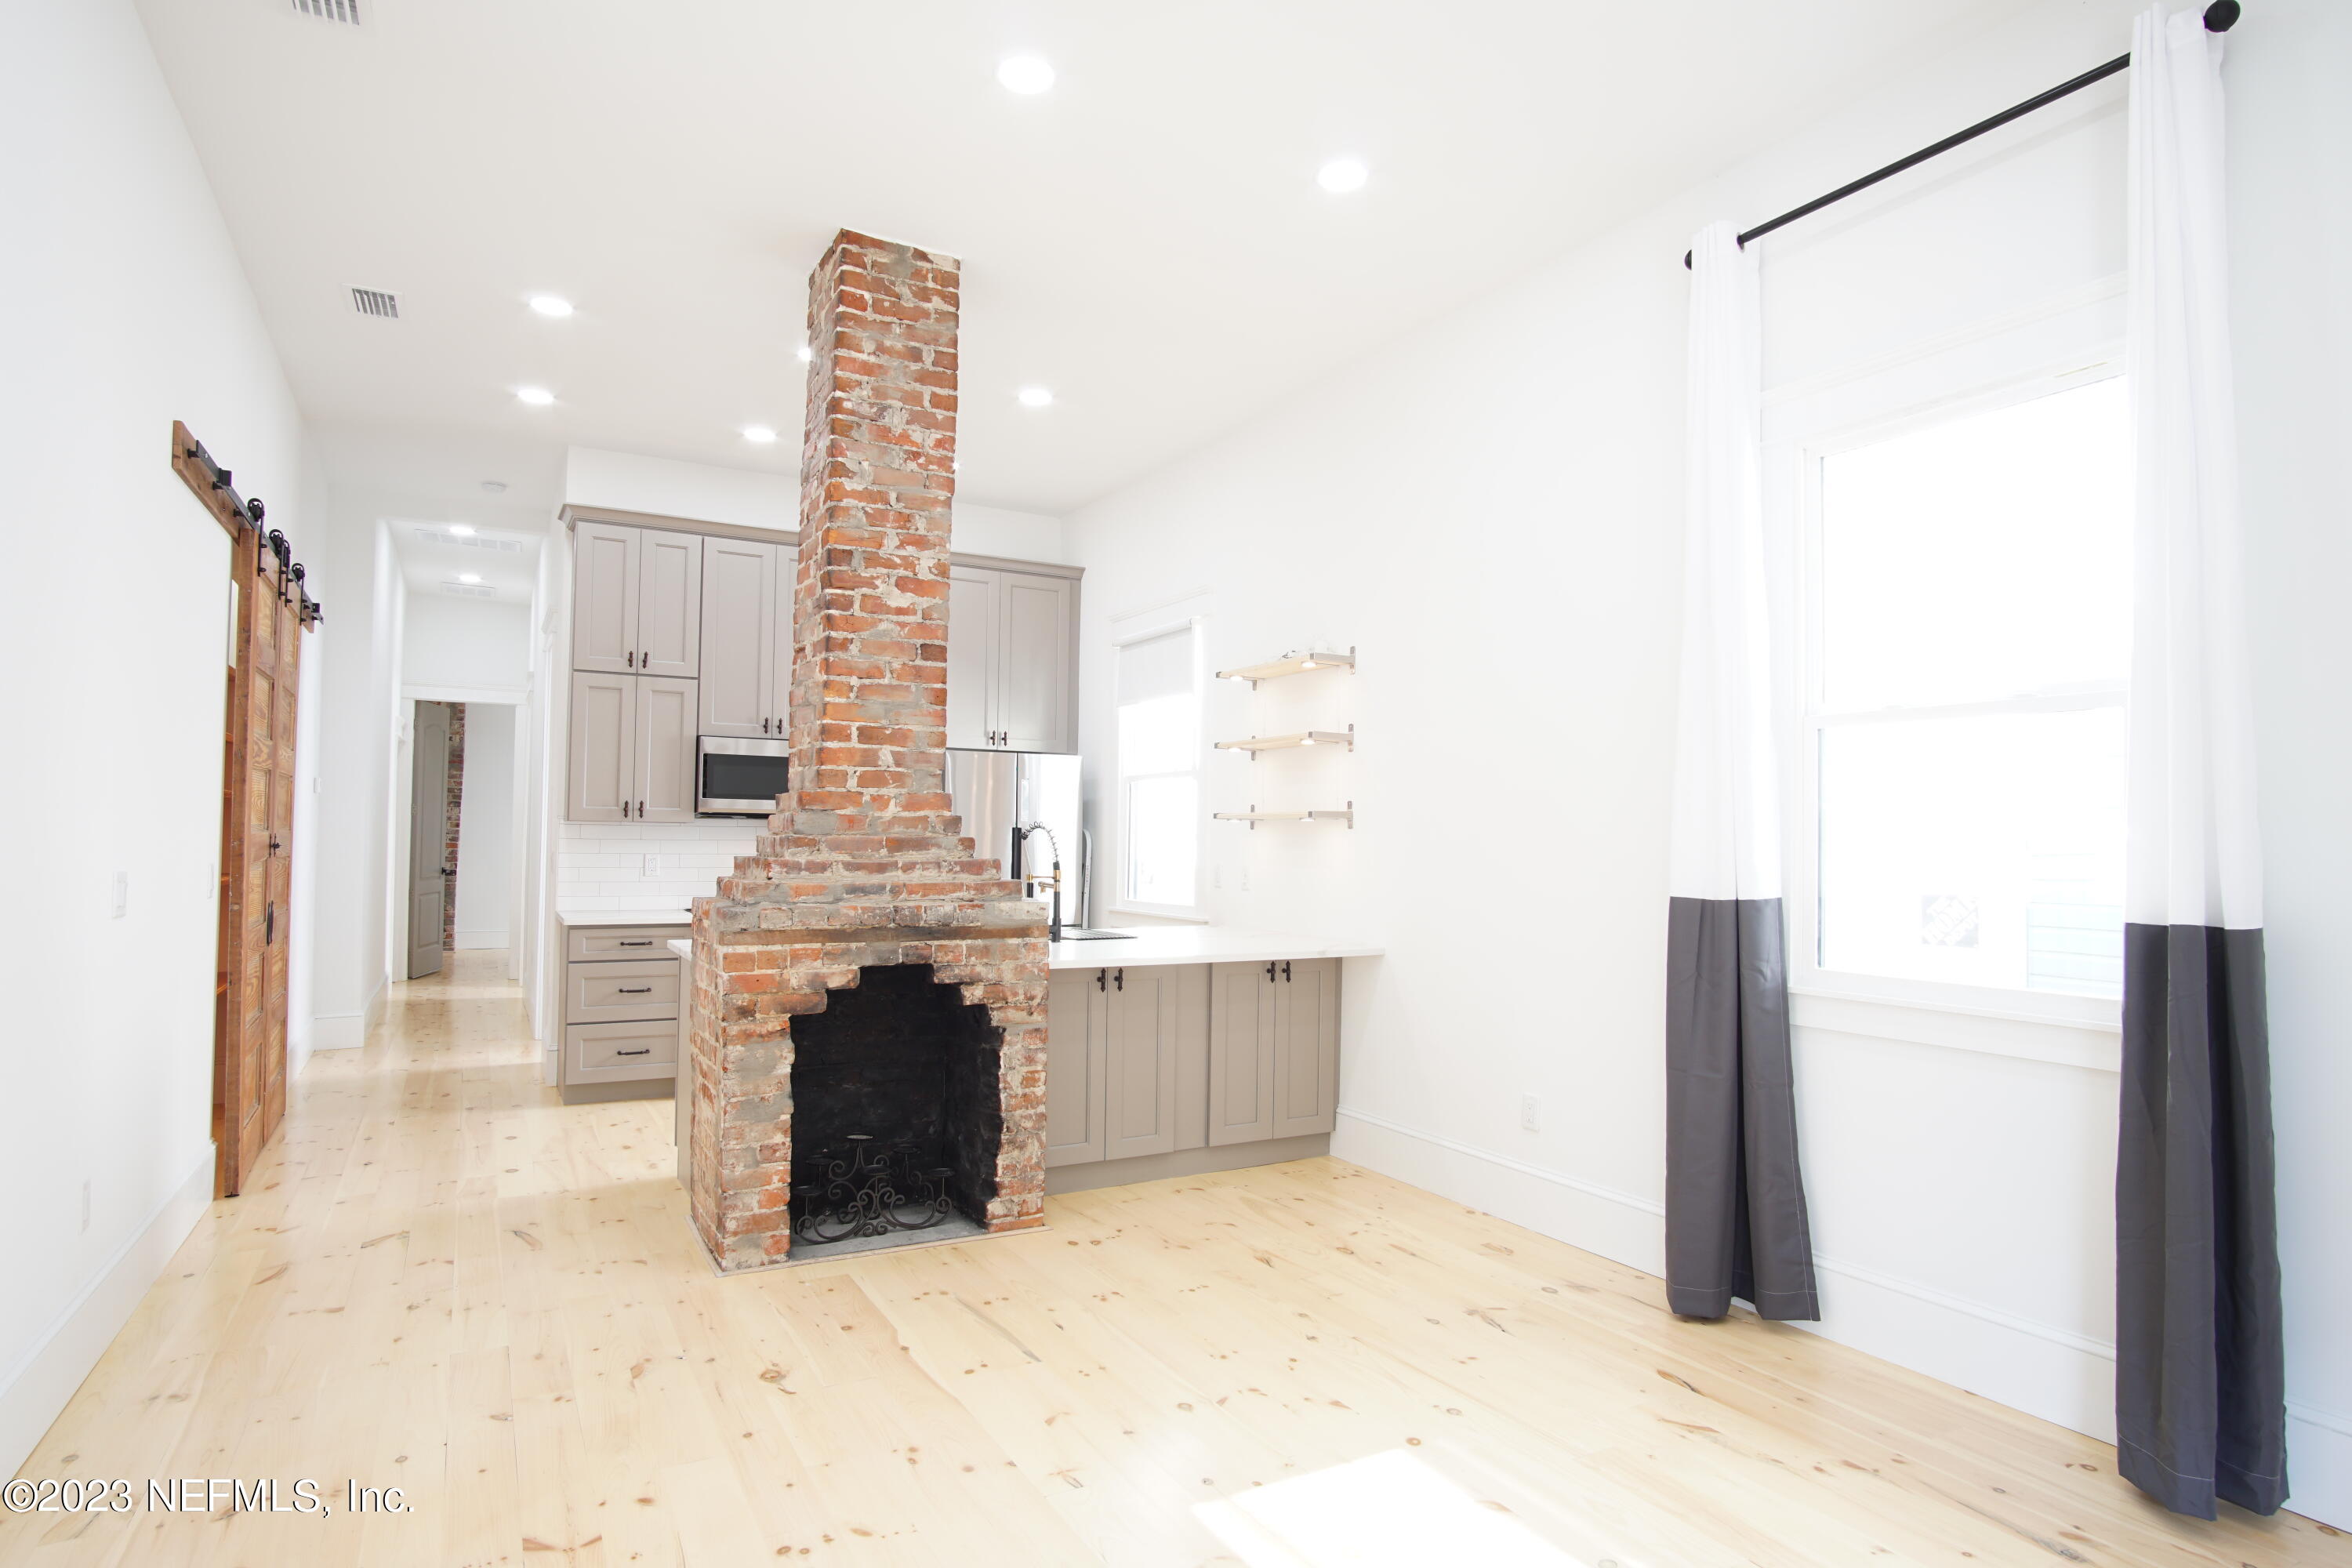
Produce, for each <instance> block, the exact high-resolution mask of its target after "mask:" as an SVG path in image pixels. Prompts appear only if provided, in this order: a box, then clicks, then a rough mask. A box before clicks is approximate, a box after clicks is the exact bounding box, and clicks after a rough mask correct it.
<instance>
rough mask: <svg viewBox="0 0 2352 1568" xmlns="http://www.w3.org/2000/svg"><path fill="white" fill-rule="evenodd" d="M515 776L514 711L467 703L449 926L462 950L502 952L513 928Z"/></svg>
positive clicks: (490, 704)
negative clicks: (453, 902)
mask: <svg viewBox="0 0 2352 1568" xmlns="http://www.w3.org/2000/svg"><path fill="white" fill-rule="evenodd" d="M514 774H515V710H514V709H513V708H512V707H510V706H509V705H507V704H505V703H499V702H468V703H467V704H466V760H465V779H464V785H463V788H462V791H461V794H460V795H459V805H458V811H457V920H456V921H455V922H454V928H455V929H454V935H455V940H456V942H457V945H458V946H459V947H461V948H478V947H498V948H502V947H504V946H506V945H507V940H508V936H509V932H510V931H511V928H512V926H513V922H514V899H515V879H514V847H515V776H514Z"/></svg>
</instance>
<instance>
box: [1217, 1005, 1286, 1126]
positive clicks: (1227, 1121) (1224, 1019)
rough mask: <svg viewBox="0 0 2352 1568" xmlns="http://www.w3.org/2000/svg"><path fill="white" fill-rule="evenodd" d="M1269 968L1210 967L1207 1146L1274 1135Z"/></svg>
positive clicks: (1272, 1017) (1274, 1026) (1272, 1012)
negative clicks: (1208, 1143)
mask: <svg viewBox="0 0 2352 1568" xmlns="http://www.w3.org/2000/svg"><path fill="white" fill-rule="evenodd" d="M1278 973H1279V971H1278V970H1277V969H1276V966H1275V965H1274V964H1271V963H1217V964H1212V965H1210V967H1209V1142H1210V1143H1211V1144H1212V1145H1213V1146H1218V1147H1222V1146H1223V1145H1226V1144H1232V1143H1255V1142H1263V1141H1265V1139H1268V1138H1271V1137H1273V1136H1274V1058H1275V1032H1276V1024H1275V1005H1274V1004H1275V996H1276V991H1277V984H1276V981H1275V980H1274V978H1273V976H1275V975H1276V974H1278Z"/></svg>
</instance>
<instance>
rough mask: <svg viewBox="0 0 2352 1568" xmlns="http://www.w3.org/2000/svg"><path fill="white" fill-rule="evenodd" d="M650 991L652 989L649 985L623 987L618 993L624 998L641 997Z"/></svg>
mask: <svg viewBox="0 0 2352 1568" xmlns="http://www.w3.org/2000/svg"><path fill="white" fill-rule="evenodd" d="M652 989H653V987H652V986H650V985H624V986H622V987H621V988H620V991H621V994H622V995H624V996H642V995H644V994H646V992H648V991H651V990H652Z"/></svg>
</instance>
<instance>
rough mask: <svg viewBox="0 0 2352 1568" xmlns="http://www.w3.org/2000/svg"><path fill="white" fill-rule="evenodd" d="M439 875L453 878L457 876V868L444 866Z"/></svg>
mask: <svg viewBox="0 0 2352 1568" xmlns="http://www.w3.org/2000/svg"><path fill="white" fill-rule="evenodd" d="M441 874H442V875H443V876H445V877H454V876H456V875H457V868H456V867H455V866H444V867H442V868H441Z"/></svg>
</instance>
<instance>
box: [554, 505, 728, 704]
mask: <svg viewBox="0 0 2352 1568" xmlns="http://www.w3.org/2000/svg"><path fill="white" fill-rule="evenodd" d="M701 626H702V536H701V535H699V534H694V533H673V532H670V531H667V530H665V529H656V528H631V527H628V526H626V525H625V524H622V523H616V522H593V521H582V522H581V523H579V524H578V525H577V526H576V527H575V528H574V529H573V531H572V668H574V669H585V670H593V671H596V672H598V673H601V674H606V675H610V674H614V673H615V672H617V673H620V674H624V675H627V674H636V675H659V676H667V677H670V678H673V679H692V678H693V676H694V674H695V671H696V669H697V668H698V666H699V662H700V658H701Z"/></svg>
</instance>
